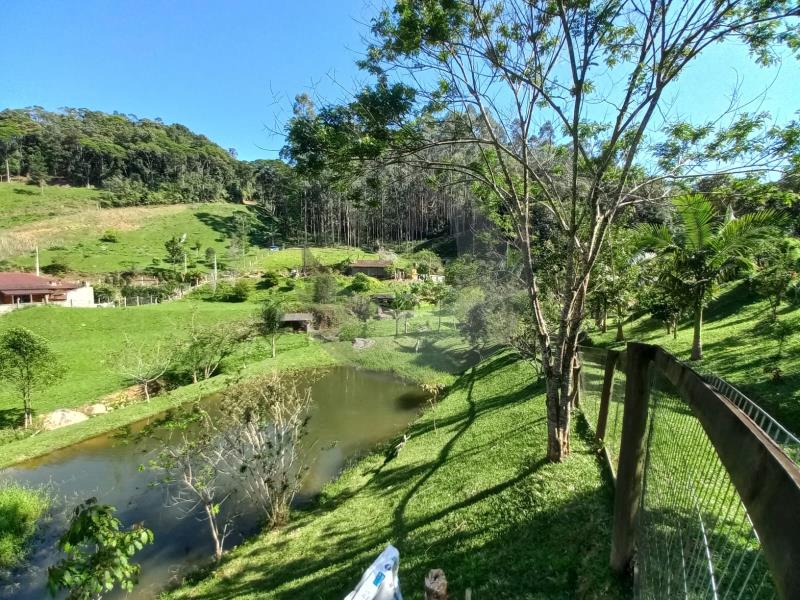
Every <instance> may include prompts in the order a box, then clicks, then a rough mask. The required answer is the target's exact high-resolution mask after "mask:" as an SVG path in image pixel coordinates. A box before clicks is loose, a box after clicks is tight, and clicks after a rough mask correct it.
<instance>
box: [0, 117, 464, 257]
mask: <svg viewBox="0 0 800 600" xmlns="http://www.w3.org/2000/svg"><path fill="white" fill-rule="evenodd" d="M289 154H291V153H289ZM0 161H2V162H0V165H1V166H0V177H1V178H2V179H3V180H4V181H10V180H12V179H14V178H18V179H19V180H25V179H27V180H29V181H31V182H33V183H41V184H42V185H43V186H44V185H49V184H54V183H59V184H68V185H72V186H81V187H93V188H98V189H101V190H102V191H103V193H102V196H101V198H102V200H101V202H102V204H103V205H104V206H140V205H149V204H178V203H197V202H216V201H233V202H242V201H248V202H252V203H255V204H257V205H258V206H259V208H260V209H261V210H260V211H259V215H260V216H261V217H262V219H263V220H264V225H265V226H266V227H267V229H269V230H270V231H271V232H273V233H275V234H277V235H279V237H280V238H282V239H283V240H284V241H302V242H304V243H315V244H322V245H327V244H347V245H353V246H357V245H365V244H374V243H383V242H401V241H402V242H405V241H412V240H421V239H429V238H431V237H434V236H436V235H439V234H443V233H445V234H458V233H461V232H464V231H466V230H469V229H471V228H472V227H473V223H474V219H475V214H474V212H473V211H472V210H471V204H470V197H471V192H470V190H469V188H468V186H466V185H464V184H458V183H455V184H454V183H453V182H451V181H437V180H434V179H432V178H431V177H430V175H429V174H428V173H425V172H422V171H419V170H413V169H406V168H403V167H399V166H394V167H391V168H386V169H383V170H380V171H378V172H377V173H373V174H372V176H371V177H370V178H367V177H354V178H351V179H350V180H348V181H347V182H342V181H341V180H339V181H337V182H335V183H334V182H332V180H331V179H332V178H331V174H330V172H319V173H315V174H314V175H313V176H311V175H308V174H300V173H299V172H298V169H295V168H293V167H292V165H291V164H290V163H287V162H284V161H282V160H256V161H252V162H245V161H240V160H237V158H236V156H235V150H233V149H231V150H226V149H224V148H221V147H220V146H218V145H217V144H215V143H214V142H212V141H211V140H209V139H208V138H207V137H205V136H203V135H200V134H197V133H194V132H192V131H190V130H189V129H188V128H187V127H185V126H184V125H179V124H172V125H168V124H165V123H163V122H162V121H161V120H159V119H141V118H138V117H135V116H133V115H123V114H118V113H114V114H107V113H103V112H99V111H92V110H87V109H63V110H61V111H58V112H50V111H46V110H44V109H42V108H39V107H33V108H25V109H6V110H3V111H1V112H0Z"/></svg>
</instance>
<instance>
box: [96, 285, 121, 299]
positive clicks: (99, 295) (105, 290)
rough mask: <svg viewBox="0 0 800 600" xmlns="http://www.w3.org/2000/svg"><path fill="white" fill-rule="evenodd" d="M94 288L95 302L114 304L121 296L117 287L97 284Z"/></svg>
mask: <svg viewBox="0 0 800 600" xmlns="http://www.w3.org/2000/svg"><path fill="white" fill-rule="evenodd" d="M92 288H93V289H94V301H95V302H113V301H114V300H116V299H117V296H118V294H119V292H118V290H117V288H116V287H114V286H113V285H109V284H107V283H96V284H94V285H93V286H92Z"/></svg>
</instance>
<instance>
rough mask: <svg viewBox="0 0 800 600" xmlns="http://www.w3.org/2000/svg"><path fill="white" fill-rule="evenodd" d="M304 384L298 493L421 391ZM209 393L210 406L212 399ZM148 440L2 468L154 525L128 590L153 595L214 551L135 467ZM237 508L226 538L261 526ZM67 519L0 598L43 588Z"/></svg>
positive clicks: (384, 429) (309, 492) (390, 427)
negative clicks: (305, 464) (307, 465)
mask: <svg viewBox="0 0 800 600" xmlns="http://www.w3.org/2000/svg"><path fill="white" fill-rule="evenodd" d="M311 387H312V394H313V410H312V415H311V420H310V423H309V433H308V437H307V440H308V441H309V442H312V446H311V447H312V451H311V452H312V455H313V464H312V467H311V470H310V471H309V473H308V475H307V477H306V479H305V482H304V486H303V496H304V498H308V497H309V496H313V495H314V494H315V493H316V492H318V491H319V490H320V489H321V487H322V486H323V485H324V484H325V483H327V482H328V481H330V480H331V479H333V478H335V477H336V476H337V474H338V473H339V472H340V471H341V469H342V467H343V466H344V465H345V463H346V461H347V460H348V459H351V458H352V457H354V456H357V455H358V454H360V453H362V452H364V451H366V450H368V449H369V448H371V447H373V446H374V445H375V444H377V443H379V442H382V441H385V440H387V439H390V438H391V437H393V436H395V435H397V434H398V433H399V432H401V431H402V430H404V429H405V428H406V426H407V425H408V424H409V422H410V421H411V420H413V418H414V417H415V416H416V414H417V413H418V411H419V408H420V406H421V405H422V404H423V403H424V401H425V398H426V396H425V394H424V393H423V392H422V391H421V390H420V389H419V388H418V387H416V386H413V385H410V384H408V383H405V382H402V381H399V380H398V379H396V378H394V377H392V376H391V375H387V374H384V373H375V372H371V371H363V370H358V369H354V368H350V367H336V368H333V369H330V370H328V371H326V372H325V373H324V375H322V377H320V378H319V379H318V380H316V381H315V382H314V383H313V384H312V385H311ZM206 402H207V404H208V405H209V406H210V407H213V406H214V403H215V399H214V398H209V399H208V400H207V401H206ZM147 423H148V421H143V422H140V423H138V424H136V425H135V426H134V427H133V428H132V429H133V430H134V431H136V430H140V429H142V428H143V427H144V426H145V425H146V424H147ZM155 446H156V442H155V441H153V440H152V439H149V440H148V439H143V440H138V441H137V440H134V441H131V439H130V437H128V438H127V439H125V438H121V437H120V436H119V435H115V434H114V433H111V434H107V435H103V436H100V437H96V438H93V439H91V440H87V441H85V442H81V443H79V444H75V445H74V446H70V447H69V448H65V449H63V450H59V451H56V452H53V453H52V454H49V455H47V456H45V457H42V458H38V459H35V460H31V461H27V462H25V463H21V464H19V465H17V466H15V467H13V468H10V469H6V470H5V471H4V473H3V474H2V478H3V479H11V480H15V481H19V482H22V483H25V484H29V485H35V486H39V485H46V486H49V487H50V489H51V490H52V492H53V494H54V495H55V496H56V498H57V503H58V504H59V505H61V506H63V507H64V508H65V509H66V510H71V509H72V507H74V506H75V505H76V504H77V503H79V502H81V501H83V500H85V499H87V498H89V497H92V496H94V497H97V498H98V500H99V501H100V502H101V503H106V504H111V505H114V506H116V507H117V509H118V516H119V518H120V519H121V520H122V522H123V523H124V524H125V525H130V524H132V523H137V522H140V521H143V522H144V524H145V525H146V526H147V527H149V528H151V529H152V530H153V532H154V534H155V543H154V544H153V545H152V546H149V547H146V548H145V550H143V551H142V552H141V553H139V554H138V555H137V556H136V559H135V560H136V561H137V562H139V563H140V564H141V565H142V576H141V578H140V583H139V585H138V586H137V587H136V588H135V589H134V590H135V591H134V593H133V594H131V595H129V596H127V597H129V598H152V597H154V596H155V595H157V593H158V591H159V590H160V589H162V588H163V587H164V586H165V585H167V584H169V583H170V582H172V581H177V580H179V579H180V578H181V577H182V576H183V575H184V574H185V573H186V571H187V570H189V569H191V568H192V567H194V566H196V565H198V564H201V563H204V562H206V561H207V560H208V559H209V557H210V556H211V553H212V544H211V542H210V537H209V534H208V529H207V525H206V523H205V522H204V521H202V520H201V515H200V514H199V512H198V513H197V514H194V515H189V516H185V515H184V512H183V511H182V510H181V509H179V508H177V507H168V506H166V500H167V498H166V493H165V490H163V489H162V488H158V487H153V486H151V485H150V484H151V483H152V482H153V481H154V480H155V478H156V474H155V473H153V472H150V471H147V470H145V471H140V469H139V465H141V464H143V463H146V462H147V460H148V458H149V457H152V456H153V450H154V448H155ZM301 501H302V499H301ZM231 510H234V507H233V506H231ZM235 510H236V511H237V512H240V513H241V515H240V516H239V517H238V518H237V520H236V526H237V530H236V533H235V534H234V535H233V536H231V537H230V538H229V540H228V542H227V543H226V544H227V546H228V547H232V546H235V545H237V544H239V543H240V542H241V541H242V540H243V539H244V537H246V536H247V535H249V534H252V533H255V532H256V531H257V530H258V523H257V522H256V519H255V517H254V515H253V514H252V512H251V511H248V506H247V504H246V502H244V503H239V505H238V506H236V507H235ZM62 512H63V511H62ZM64 523H65V517H64V514H57V515H55V516H54V517H53V518H52V520H51V521H50V522H49V523H47V524H45V525H44V527H43V528H42V531H41V532H40V534H39V535H38V539H37V543H36V544H35V548H34V551H33V555H32V556H31V559H30V561H29V563H28V564H27V565H25V566H24V568H22V569H18V570H17V571H16V572H15V573H13V574H12V575H11V577H10V578H8V577H7V578H6V580H5V581H2V582H0V597H2V598H15V599H19V600H34V599H35V600H40V599H44V598H47V597H48V596H47V592H46V589H45V584H46V579H47V567H48V566H49V565H51V564H53V562H54V561H55V560H57V555H56V554H55V552H54V548H55V543H56V539H57V538H58V536H59V535H60V533H61V532H62V531H63V528H64ZM9 579H10V580H9ZM108 597H109V598H113V597H124V595H123V594H115V595H111V596H108Z"/></svg>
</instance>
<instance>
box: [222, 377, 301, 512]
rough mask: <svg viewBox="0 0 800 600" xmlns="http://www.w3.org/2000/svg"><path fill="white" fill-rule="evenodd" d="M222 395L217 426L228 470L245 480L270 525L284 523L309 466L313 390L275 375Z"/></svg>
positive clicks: (242, 480)
mask: <svg viewBox="0 0 800 600" xmlns="http://www.w3.org/2000/svg"><path fill="white" fill-rule="evenodd" d="M224 397H225V400H224V403H225V406H226V407H227V410H226V413H225V416H224V417H223V418H222V422H221V423H220V426H219V430H220V431H221V432H222V437H223V447H224V451H223V453H224V456H225V464H226V465H227V469H228V470H227V473H228V474H229V475H230V476H231V477H233V478H235V479H236V480H238V481H240V482H241V483H242V486H243V488H244V490H245V492H246V494H247V497H248V500H249V501H250V502H252V503H253V504H255V505H256V506H257V507H258V508H259V509H260V510H261V512H262V514H263V516H264V518H265V520H266V523H267V525H268V526H269V527H274V526H276V525H281V524H283V523H285V522H286V521H287V520H288V518H289V509H290V507H291V503H292V500H293V499H294V497H295V495H296V494H297V492H298V491H299V490H300V484H301V483H302V480H303V476H304V475H305V473H306V472H307V470H308V463H307V462H306V461H307V457H306V456H305V455H304V454H303V451H302V448H301V442H302V440H303V438H304V437H305V435H306V432H307V427H308V420H309V414H310V408H311V388H310V387H308V386H304V387H301V386H299V385H298V384H297V382H296V381H295V380H293V379H291V378H288V377H286V376H285V375H281V374H279V373H271V374H268V375H263V376H261V377H259V378H257V379H255V380H251V381H248V382H246V383H244V384H241V385H237V386H234V387H231V388H229V389H228V390H226V392H225V396H224Z"/></svg>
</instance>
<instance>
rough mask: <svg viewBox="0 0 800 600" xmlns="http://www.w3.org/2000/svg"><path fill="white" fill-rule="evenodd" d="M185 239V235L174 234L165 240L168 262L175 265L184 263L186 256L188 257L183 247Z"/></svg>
mask: <svg viewBox="0 0 800 600" xmlns="http://www.w3.org/2000/svg"><path fill="white" fill-rule="evenodd" d="M185 241H186V240H185V239H184V237H183V236H179V235H174V236H172V237H171V238H170V239H168V240H167V241H166V242H164V248H165V249H166V251H167V262H168V263H170V264H172V265H175V266H177V265H180V264H183V261H184V258H185V257H186V250H185V249H184V247H183V245H184V243H185Z"/></svg>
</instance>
